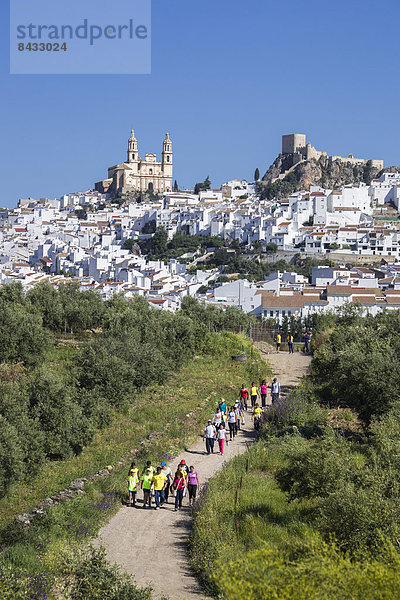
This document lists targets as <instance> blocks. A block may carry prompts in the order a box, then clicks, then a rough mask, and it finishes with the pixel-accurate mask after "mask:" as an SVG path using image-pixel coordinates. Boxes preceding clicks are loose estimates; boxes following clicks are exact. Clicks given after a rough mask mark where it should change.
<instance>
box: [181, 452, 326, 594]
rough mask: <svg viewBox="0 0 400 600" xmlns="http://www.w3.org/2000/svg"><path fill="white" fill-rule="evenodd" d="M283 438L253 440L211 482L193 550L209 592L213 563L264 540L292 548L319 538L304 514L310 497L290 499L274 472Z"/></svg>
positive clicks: (254, 547)
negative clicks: (301, 500) (264, 440)
mask: <svg viewBox="0 0 400 600" xmlns="http://www.w3.org/2000/svg"><path fill="white" fill-rule="evenodd" d="M282 443H284V442H283V441H276V442H275V443H273V444H270V445H268V446H265V443H263V442H262V441H259V442H257V443H256V444H254V445H253V446H252V447H251V448H249V450H248V451H247V452H246V453H245V454H242V455H241V456H237V457H235V458H234V459H233V460H232V461H230V462H229V464H228V465H227V466H226V467H225V468H224V469H223V471H221V472H220V473H218V474H217V475H216V476H215V477H214V478H213V479H212V480H211V481H210V482H209V486H208V489H207V492H206V494H205V497H204V498H203V499H202V503H201V505H200V509H199V512H198V513H197V515H196V520H195V526H194V530H193V534H192V538H191V556H192V564H193V566H194V568H195V570H196V572H197V574H198V576H199V577H200V579H201V580H202V582H203V584H204V585H205V586H206V588H207V589H208V590H209V591H210V592H211V593H214V594H218V592H219V590H218V587H217V586H216V584H215V578H214V577H213V575H212V573H213V572H214V571H215V568H216V563H218V564H226V565H227V564H228V563H229V562H230V561H232V560H239V558H240V557H245V556H246V553H247V552H249V551H254V550H257V549H261V548H264V547H265V544H268V545H269V546H270V547H272V548H277V549H281V550H284V551H290V552H293V551H294V549H295V548H298V547H300V546H301V545H302V544H304V543H305V542H306V541H308V542H309V541H310V540H312V539H315V540H318V539H319V535H318V534H317V532H315V531H314V530H313V529H312V528H311V527H310V526H308V525H307V523H306V520H305V516H306V514H307V512H308V510H309V509H310V503H309V502H301V503H290V502H289V500H288V497H287V495H286V494H285V493H284V492H283V491H282V490H281V489H280V488H279V486H278V484H277V482H276V481H275V479H274V477H273V474H274V472H275V471H276V469H277V468H279V467H282V466H283V464H284V459H283V457H282V456H283V455H282V454H280V453H279V445H280V444H282ZM211 530H212V531H213V535H212V536H210V535H209V532H210V531H211Z"/></svg>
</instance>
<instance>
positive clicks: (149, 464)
mask: <svg viewBox="0 0 400 600" xmlns="http://www.w3.org/2000/svg"><path fill="white" fill-rule="evenodd" d="M147 469H149V470H150V472H151V474H152V475H154V473H155V472H156V469H155V467H152V466H151V460H148V461H147V462H146V466H145V467H143V471H142V475H144V474H145V473H146V471H147Z"/></svg>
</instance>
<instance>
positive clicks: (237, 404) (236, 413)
mask: <svg viewBox="0 0 400 600" xmlns="http://www.w3.org/2000/svg"><path fill="white" fill-rule="evenodd" d="M234 409H235V415H236V433H237V432H238V431H240V419H241V418H242V413H241V410H240V404H239V402H235V406H234Z"/></svg>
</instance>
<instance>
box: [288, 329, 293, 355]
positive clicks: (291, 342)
mask: <svg viewBox="0 0 400 600" xmlns="http://www.w3.org/2000/svg"><path fill="white" fill-rule="evenodd" d="M287 343H288V347H289V354H293V353H294V348H293V336H292V334H291V333H290V331H289V333H288V336H287Z"/></svg>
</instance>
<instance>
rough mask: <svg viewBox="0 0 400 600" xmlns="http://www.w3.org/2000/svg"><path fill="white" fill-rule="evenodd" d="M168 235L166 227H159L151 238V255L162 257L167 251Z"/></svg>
mask: <svg viewBox="0 0 400 600" xmlns="http://www.w3.org/2000/svg"><path fill="white" fill-rule="evenodd" d="M167 242H168V236H167V234H166V233H165V230H164V227H159V228H158V230H157V231H156V233H155V234H154V235H153V237H152V240H151V255H152V256H154V257H156V258H161V257H163V255H164V254H165V253H166V252H167Z"/></svg>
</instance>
